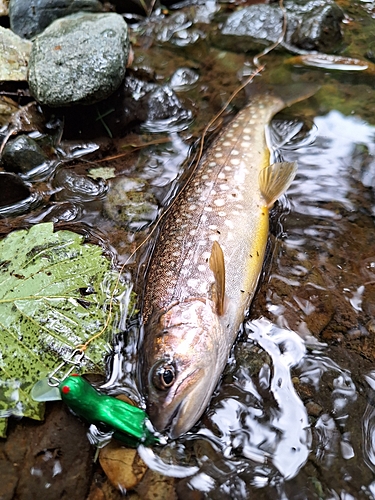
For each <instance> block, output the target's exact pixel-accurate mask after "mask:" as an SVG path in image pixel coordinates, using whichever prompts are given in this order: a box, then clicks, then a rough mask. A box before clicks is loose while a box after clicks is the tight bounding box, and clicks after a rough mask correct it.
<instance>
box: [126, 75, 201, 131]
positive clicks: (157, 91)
mask: <svg viewBox="0 0 375 500" xmlns="http://www.w3.org/2000/svg"><path fill="white" fill-rule="evenodd" d="M123 99H124V108H125V109H124V113H123V117H122V119H123V120H124V119H125V118H126V117H127V121H128V122H132V121H141V122H148V129H149V130H150V131H151V132H157V131H159V130H158V126H157V124H154V123H153V122H158V121H160V120H168V121H170V122H173V123H181V122H185V123H186V122H187V121H189V120H191V117H192V113H191V111H190V110H187V109H185V108H184V106H183V105H182V103H181V101H180V99H179V98H178V97H177V95H176V93H175V92H174V91H173V90H172V89H171V87H169V86H168V85H158V84H156V83H153V82H146V81H144V80H141V79H138V78H137V77H134V76H132V75H131V76H129V77H127V78H126V79H125V82H124V87H123ZM153 125H155V127H154V126H153ZM165 125H166V124H165V123H164V127H161V128H164V129H165Z"/></svg>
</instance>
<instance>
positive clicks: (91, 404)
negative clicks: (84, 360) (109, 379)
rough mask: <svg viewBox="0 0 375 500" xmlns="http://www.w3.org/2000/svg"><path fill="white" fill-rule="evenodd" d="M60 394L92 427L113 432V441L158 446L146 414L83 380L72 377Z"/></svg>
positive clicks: (79, 377) (75, 376)
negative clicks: (148, 424)
mask: <svg viewBox="0 0 375 500" xmlns="http://www.w3.org/2000/svg"><path fill="white" fill-rule="evenodd" d="M59 390H60V394H61V399H62V400H63V401H64V403H65V404H66V405H67V406H68V407H69V408H70V409H71V410H72V411H73V412H74V413H75V414H76V415H78V416H79V417H81V418H83V419H84V420H86V421H87V422H88V423H90V424H95V425H97V426H99V427H101V428H103V426H104V428H105V429H108V430H109V431H113V437H114V438H115V439H118V440H119V441H122V442H123V443H124V444H126V445H127V446H131V447H133V448H135V447H137V446H138V445H140V444H144V445H145V446H149V445H152V444H157V443H158V442H159V440H158V438H157V437H156V436H155V435H154V434H153V433H152V432H151V430H150V429H149V428H148V427H147V423H148V419H147V415H146V413H145V412H144V411H143V410H141V409H140V408H137V407H136V406H132V405H130V404H128V403H125V402H124V401H121V400H120V399H116V398H114V397H113V396H108V395H106V394H102V393H100V392H98V391H97V390H96V389H94V387H92V386H91V385H90V384H89V383H88V382H87V381H86V380H85V379H84V378H82V377H81V376H79V375H75V374H73V375H71V376H69V377H67V378H66V379H64V380H63V381H62V382H61V383H60V385H59Z"/></svg>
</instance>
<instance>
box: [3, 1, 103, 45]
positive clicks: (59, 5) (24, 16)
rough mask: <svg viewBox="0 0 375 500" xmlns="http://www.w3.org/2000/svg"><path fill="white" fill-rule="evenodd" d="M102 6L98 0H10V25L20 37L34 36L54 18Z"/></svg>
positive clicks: (93, 9) (100, 8)
mask: <svg viewBox="0 0 375 500" xmlns="http://www.w3.org/2000/svg"><path fill="white" fill-rule="evenodd" d="M102 8H103V6H102V4H101V3H100V2H99V1H98V0H10V2H9V19H10V27H11V28H12V31H14V33H17V35H19V36H21V37H22V38H34V37H35V36H36V35H38V34H39V33H41V32H42V31H43V30H44V29H45V28H47V26H49V25H50V24H51V23H52V22H53V21H54V20H55V19H58V18H60V17H65V16H68V15H69V14H73V13H75V12H80V11H89V12H97V11H100V10H102Z"/></svg>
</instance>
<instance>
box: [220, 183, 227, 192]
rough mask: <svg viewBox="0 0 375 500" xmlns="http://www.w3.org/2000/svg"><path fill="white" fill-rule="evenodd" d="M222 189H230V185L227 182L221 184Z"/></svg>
mask: <svg viewBox="0 0 375 500" xmlns="http://www.w3.org/2000/svg"><path fill="white" fill-rule="evenodd" d="M220 189H221V190H222V191H228V189H229V186H228V185H227V184H220Z"/></svg>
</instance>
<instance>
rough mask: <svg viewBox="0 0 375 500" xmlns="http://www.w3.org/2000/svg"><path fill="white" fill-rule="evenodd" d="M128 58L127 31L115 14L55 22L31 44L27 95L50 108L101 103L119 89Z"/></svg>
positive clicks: (86, 15)
mask: <svg viewBox="0 0 375 500" xmlns="http://www.w3.org/2000/svg"><path fill="white" fill-rule="evenodd" d="M128 54H129V39H128V30H127V26H126V23H125V21H124V19H123V18H122V17H121V16H120V15H119V14H114V13H109V14H89V13H78V14H72V15H71V16H67V17H64V18H62V19H58V20H56V21H54V22H53V23H52V24H51V25H50V26H49V27H48V28H47V29H46V30H45V31H44V32H43V33H41V34H40V35H38V36H37V37H36V38H35V40H34V43H33V48H32V51H31V55H30V61H29V86H30V92H31V93H32V95H33V96H34V97H35V99H36V100H37V101H38V102H40V103H41V104H47V105H49V106H67V105H70V104H91V103H94V102H97V101H100V100H102V99H105V98H107V97H108V96H109V95H111V94H112V93H113V92H114V91H115V90H116V89H117V88H118V87H119V85H120V84H121V82H122V80H123V78H124V75H125V69H126V63H127V60H128Z"/></svg>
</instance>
